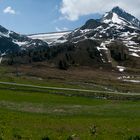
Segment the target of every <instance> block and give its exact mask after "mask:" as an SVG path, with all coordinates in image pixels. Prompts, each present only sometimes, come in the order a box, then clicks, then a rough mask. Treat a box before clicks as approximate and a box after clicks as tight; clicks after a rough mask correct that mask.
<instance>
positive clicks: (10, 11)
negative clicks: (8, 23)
mask: <svg viewBox="0 0 140 140" xmlns="http://www.w3.org/2000/svg"><path fill="white" fill-rule="evenodd" d="M3 13H5V14H13V15H15V14H16V11H15V10H14V9H12V7H11V6H8V7H6V8H5V9H4V10H3Z"/></svg>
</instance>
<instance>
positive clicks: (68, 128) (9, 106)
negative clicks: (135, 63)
mask: <svg viewBox="0 0 140 140" xmlns="http://www.w3.org/2000/svg"><path fill="white" fill-rule="evenodd" d="M38 67H39V69H38ZM124 75H125V76H128V75H130V76H131V75H132V76H133V78H135V79H139V78H140V74H139V71H135V72H132V70H129V73H128V72H125V73H119V72H116V71H104V70H97V69H89V68H81V69H71V70H68V71H61V70H58V69H54V68H49V67H48V66H47V65H44V64H35V65H32V66H29V65H27V66H24V65H23V66H20V67H19V68H18V74H17V72H16V68H15V67H14V66H1V67H0V81H6V82H13V83H23V84H32V85H40V86H51V87H64V88H78V89H89V90H98V91H101V93H100V94H96V93H86V92H76V91H63V90H62V91H61V90H42V89H36V88H31V87H28V88H27V87H22V86H14V85H3V84H0V140H139V139H138V138H139V137H140V100H139V99H140V96H128V95H117V94H114V95H110V94H108V92H110V91H113V92H116V91H119V92H124V93H125V92H126V93H127V92H129V93H140V86H139V83H128V82H123V81H120V80H118V79H117V78H118V77H120V76H124ZM102 91H103V92H104V91H105V92H106V94H102ZM99 95H100V96H99ZM104 97H105V98H104ZM128 99H129V100H128ZM134 138H135V139H134ZM136 138H137V139H136Z"/></svg>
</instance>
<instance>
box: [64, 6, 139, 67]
mask: <svg viewBox="0 0 140 140" xmlns="http://www.w3.org/2000/svg"><path fill="white" fill-rule="evenodd" d="M61 40H67V42H66V43H72V44H74V46H75V47H77V46H79V45H78V44H79V43H80V44H81V42H83V44H84V45H83V47H86V46H87V45H86V44H85V43H84V42H87V41H90V40H92V41H93V42H97V43H96V44H94V49H95V48H96V50H97V51H99V53H100V56H99V57H101V60H102V62H98V61H97V62H96V63H102V64H110V65H114V64H118V65H126V66H132V65H133V66H135V67H140V65H139V64H140V63H139V59H140V21H139V20H138V19H137V18H135V17H134V16H132V15H131V14H129V13H127V12H125V11H124V10H123V9H121V8H119V7H114V8H113V9H112V10H111V11H110V12H108V13H106V14H105V15H104V16H103V17H102V18H101V19H98V20H94V19H90V20H88V21H87V22H86V23H85V25H83V26H82V27H80V28H78V29H76V30H74V31H73V32H71V33H70V34H68V35H65V36H63V37H61ZM81 46H82V45H81ZM77 49H78V47H77ZM85 53H86V52H85ZM79 59H81V57H80V56H79ZM114 62H115V63H114Z"/></svg>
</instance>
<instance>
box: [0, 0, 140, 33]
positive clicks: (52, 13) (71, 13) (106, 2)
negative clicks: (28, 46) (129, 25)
mask: <svg viewBox="0 0 140 140" xmlns="http://www.w3.org/2000/svg"><path fill="white" fill-rule="evenodd" d="M139 5H140V0H133V1H132V0H123V1H122V0H0V25H2V26H4V27H6V28H8V29H10V30H13V31H15V32H18V33H22V34H32V33H43V32H55V31H59V30H72V29H75V28H77V27H80V26H81V25H83V24H84V23H85V22H86V21H87V20H88V19H91V18H99V17H100V16H101V15H102V14H104V13H105V12H106V11H110V10H111V9H112V8H113V7H114V6H120V7H121V8H123V9H125V10H126V11H128V12H130V13H131V14H133V15H134V16H136V17H137V18H140V8H139Z"/></svg>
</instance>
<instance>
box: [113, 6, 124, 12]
mask: <svg viewBox="0 0 140 140" xmlns="http://www.w3.org/2000/svg"><path fill="white" fill-rule="evenodd" d="M112 12H115V13H116V12H125V10H123V9H122V8H120V7H119V6H115V7H114V8H113V9H112Z"/></svg>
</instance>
